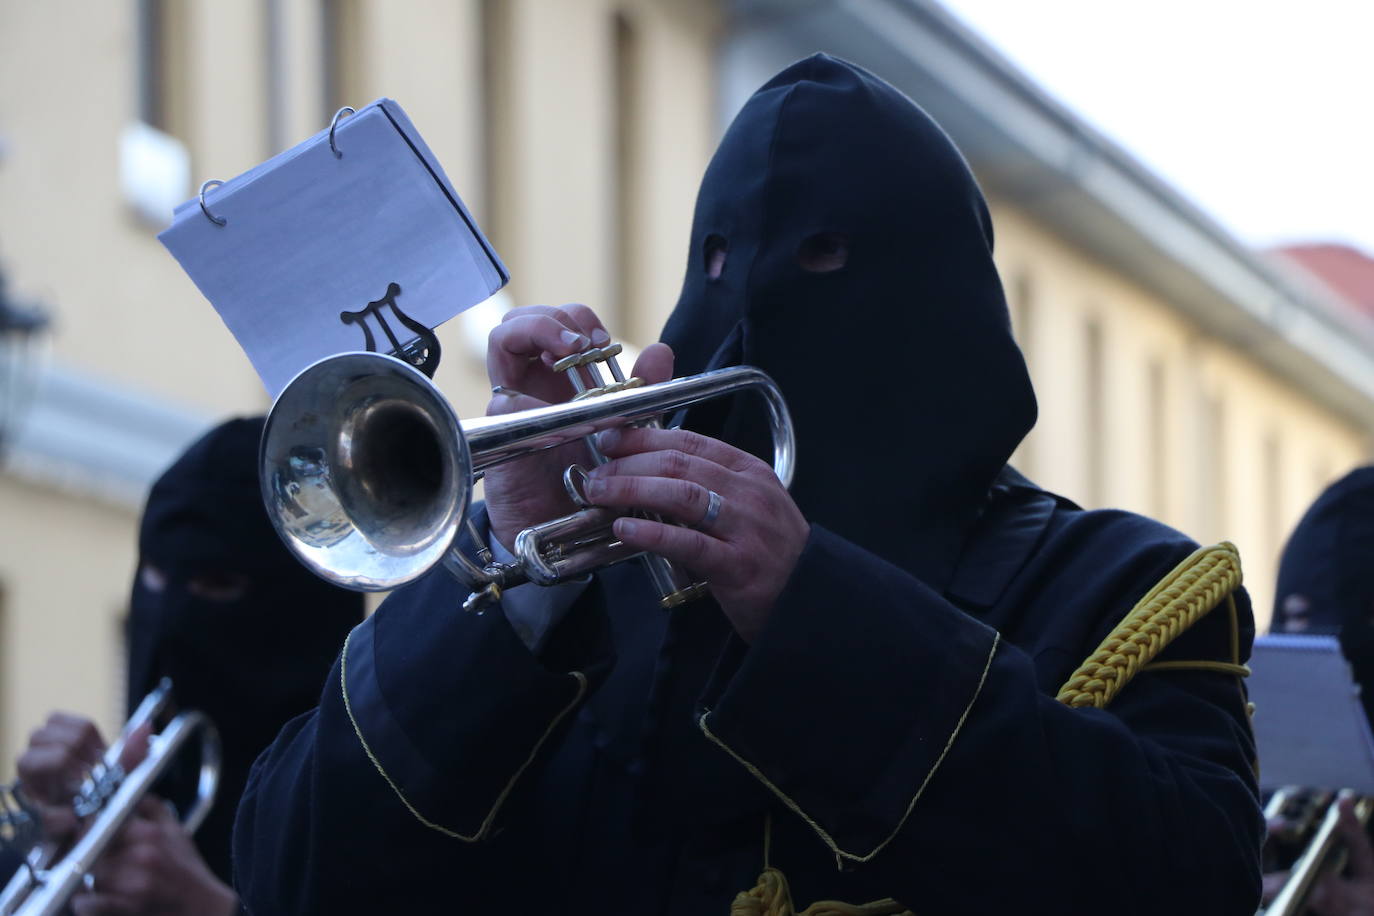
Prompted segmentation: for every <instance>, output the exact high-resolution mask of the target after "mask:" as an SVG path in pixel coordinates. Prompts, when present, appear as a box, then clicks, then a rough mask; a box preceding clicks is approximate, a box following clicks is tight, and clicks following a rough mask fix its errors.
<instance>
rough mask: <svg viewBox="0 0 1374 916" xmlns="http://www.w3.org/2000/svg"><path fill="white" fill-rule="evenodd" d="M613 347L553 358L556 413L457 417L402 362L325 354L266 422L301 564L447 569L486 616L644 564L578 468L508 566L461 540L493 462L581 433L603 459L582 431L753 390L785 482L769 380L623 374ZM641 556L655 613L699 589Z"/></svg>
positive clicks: (268, 473)
mask: <svg viewBox="0 0 1374 916" xmlns="http://www.w3.org/2000/svg"><path fill="white" fill-rule="evenodd" d="M619 352H620V347H619V346H618V345H611V346H607V347H603V348H596V349H592V350H588V351H585V352H584V353H579V354H575V355H574V356H571V357H567V358H565V359H564V360H560V361H559V363H557V364H555V369H557V370H559V371H563V372H566V373H567V375H568V378H569V380H570V382H571V384H572V386H573V389H574V392H575V394H574V399H573V400H572V401H570V402H568V403H566V404H553V405H550V406H547V407H539V408H535V409H532V410H524V411H520V412H518V413H511V414H506V415H503V416H496V417H481V418H478V419H473V420H464V421H461V422H460V421H459V420H458V417H457V415H456V414H455V413H454V411H453V408H452V406H451V405H450V404H449V403H448V401H447V400H446V399H445V398H444V397H443V395H441V394H440V393H439V391H438V389H437V388H435V387H434V385H433V383H432V382H430V380H429V379H428V378H427V377H426V376H425V375H424V374H423V373H421V372H419V371H417V370H416V369H414V368H413V367H411V366H409V365H407V364H406V363H404V362H402V361H401V360H398V359H395V358H394V357H391V356H388V355H383V354H378V353H345V354H341V355H338V356H331V357H328V358H326V359H323V360H321V361H319V362H317V363H315V364H314V365H312V366H310V367H308V368H306V369H305V370H303V371H302V372H301V373H300V374H299V375H297V376H296V378H295V379H293V380H292V381H291V383H290V384H289V385H287V386H286V388H285V389H283V391H282V392H281V394H280V395H279V396H278V398H277V400H276V403H274V404H273V406H272V410H271V411H270V412H269V413H268V416H267V424H266V426H265V428H264V430H263V440H262V449H261V460H260V465H259V470H260V472H261V479H262V489H263V499H264V501H265V502H266V504H267V510H268V515H269V516H270V517H271V519H272V523H273V525H274V526H275V527H276V529H277V532H278V533H279V534H280V535H281V537H282V539H283V541H285V542H286V544H287V546H288V547H289V548H290V549H291V550H292V552H293V553H295V554H296V556H297V557H298V558H299V559H300V560H301V562H302V563H304V564H305V565H306V566H307V567H308V568H310V569H311V570H313V571H314V572H315V573H316V574H318V575H320V576H321V577H323V578H325V579H327V580H329V581H331V582H334V583H336V584H338V585H341V586H344V587H346V588H352V589H355V590H359V591H384V590H387V589H391V588H395V587H396V586H398V585H402V584H404V583H406V582H409V581H412V580H413V579H416V578H418V577H419V576H421V575H423V574H424V573H425V572H427V571H428V570H430V569H431V568H433V567H434V566H436V565H440V564H442V565H443V567H444V568H445V569H446V570H448V571H449V572H450V573H451V574H452V575H454V576H455V577H456V578H458V579H459V580H460V581H462V582H463V583H464V584H466V585H467V586H468V588H469V589H470V590H471V592H472V594H471V595H470V597H469V599H468V601H467V602H465V604H464V607H465V608H467V609H469V610H480V609H482V608H485V607H487V606H489V605H490V604H492V603H493V602H495V601H497V600H499V598H500V595H501V592H502V590H503V589H506V588H510V587H511V586H514V585H518V584H521V583H524V582H534V583H536V584H539V585H552V584H555V583H558V582H563V581H567V580H568V579H572V578H576V577H578V576H582V575H584V574H586V573H588V572H590V571H592V570H595V569H598V568H601V567H603V566H608V565H610V564H612V563H617V562H620V561H622V560H625V559H628V558H630V557H634V556H640V555H641V554H639V553H638V552H636V551H634V550H633V549H631V548H629V547H627V546H626V545H625V544H623V543H622V542H621V541H619V540H617V539H616V538H615V536H614V534H613V533H612V531H611V524H612V523H613V522H614V520H615V519H616V518H617V517H618V516H619V514H620V513H617V512H613V511H611V510H608V509H605V508H600V507H596V506H593V505H590V504H588V503H587V502H586V500H585V498H583V496H582V493H581V488H580V486H579V483H578V482H579V480H580V476H579V471H580V469H576V468H570V469H569V470H568V471H567V472H566V473H565V474H564V483H565V486H567V487H568V490H569V495H570V496H571V497H572V498H573V501H574V502H575V503H576V504H578V505H579V506H581V507H582V508H580V509H578V510H577V511H576V512H573V513H571V514H569V515H566V516H564V517H562V518H557V519H550V520H549V521H547V522H544V523H541V524H538V525H535V526H532V527H530V528H527V529H525V530H524V531H522V532H521V533H520V534H519V536H518V537H517V538H516V543H515V551H514V552H515V556H516V562H515V563H511V564H503V563H498V562H496V561H495V559H494V557H493V556H492V554H491V552H490V550H488V549H486V548H485V547H483V546H481V541H480V538H479V539H476V540H477V543H478V545H479V546H478V550H477V553H476V556H475V557H468V556H465V555H463V553H462V552H461V551H459V550H457V549H456V547H455V541H456V539H457V535H458V533H459V530H460V528H461V527H462V526H464V525H465V524H469V523H468V519H467V514H468V508H469V505H470V503H471V500H472V490H473V487H474V485H475V483H476V481H477V480H478V479H480V477H481V475H482V473H483V472H484V471H485V470H486V469H487V468H490V467H493V466H495V465H498V464H501V463H503V462H506V461H513V460H516V459H518V458H521V457H524V456H527V455H530V454H533V453H534V452H536V451H539V450H542V449H547V448H554V447H556V446H559V445H564V444H567V443H570V442H575V441H577V440H579V439H581V440H586V441H587V443H588V446H589V448H590V451H591V454H592V456H593V460H596V461H601V460H604V459H603V458H602V457H601V456H600V453H599V452H598V451H597V449H596V445H595V441H594V439H593V438H592V437H594V435H595V434H596V433H597V432H599V431H601V430H604V429H611V428H615V427H621V426H627V425H631V424H644V423H658V422H660V418H661V417H663V416H664V415H668V414H672V413H674V412H676V411H679V410H681V409H683V408H686V407H689V406H691V405H693V404H696V403H699V402H701V401H706V400H710V399H712V398H717V397H723V396H727V395H734V394H738V393H742V392H753V393H755V394H757V395H758V396H760V397H762V398H763V401H764V404H765V405H766V407H767V413H768V418H769V426H770V430H771V432H772V438H773V470H774V473H776V474H777V476H778V478H779V479H780V480H781V481H782V482H783V484H784V485H788V484H790V483H791V480H792V470H793V465H794V460H795V459H794V453H795V437H794V434H793V430H792V423H791V418H790V417H789V415H788V413H787V406H786V404H784V402H783V399H782V395H781V393H780V392H779V391H778V388H777V385H776V384H774V382H773V380H772V379H770V378H769V377H768V376H767V375H766V374H765V373H764V372H762V371H761V370H759V369H756V368H753V367H751V366H736V367H732V368H727V369H717V370H714V371H711V372H705V373H701V374H700V375H694V376H689V377H686V378H679V379H673V380H671V381H667V382H661V383H659V384H655V385H645V384H642V383H641V382H640V380H639V379H635V378H626V377H625V376H624V374H623V373H622V372H621V370H620V367H619V365H618V364H617V363H616V361H615V357H616V356H617V355H618V354H619ZM602 365H604V366H605V367H606V368H607V369H608V371H609V372H610V373H611V379H610V380H609V381H608V380H607V379H606V378H605V377H604V376H603V375H602V374H601V372H600V368H599V367H600V366H602ZM584 373H585V376H584ZM646 563H647V564H648V566H649V573H650V576H651V578H652V579H653V581H654V584H655V586H656V587H657V588H658V590H659V594H660V596H661V598H662V602H663V604H664V605H665V606H669V607H671V606H673V605H676V604H680V603H682V602H684V601H687V600H691V599H692V598H693V597H696V596H697V595H699V594H701V593H702V591H703V590H704V587H705V584H704V583H696V582H692V581H691V580H690V578H689V577H687V576H686V575H685V574H684V573H683V572H682V571H681V570H679V569H677V568H676V567H674V566H673V565H671V564H669V563H668V562H667V561H666V560H664V559H663V558H661V557H654V558H650V559H646Z"/></svg>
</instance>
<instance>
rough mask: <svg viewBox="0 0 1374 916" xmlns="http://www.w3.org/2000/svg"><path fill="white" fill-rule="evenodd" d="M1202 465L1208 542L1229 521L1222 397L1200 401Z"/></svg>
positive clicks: (1205, 524) (1204, 528) (1205, 525)
mask: <svg viewBox="0 0 1374 916" xmlns="http://www.w3.org/2000/svg"><path fill="white" fill-rule="evenodd" d="M1202 412H1203V424H1204V429H1203V435H1202V437H1201V441H1202V449H1203V451H1202V462H1203V480H1205V481H1206V482H1207V492H1206V493H1205V494H1204V498H1203V519H1202V522H1203V523H1202V530H1203V536H1204V538H1205V539H1207V540H1216V539H1219V538H1222V537H1225V532H1226V527H1227V525H1228V523H1229V520H1230V515H1229V513H1230V508H1231V507H1230V505H1229V501H1228V495H1227V488H1226V482H1227V475H1226V470H1227V467H1228V462H1227V454H1226V453H1227V449H1226V402H1225V401H1224V400H1223V399H1222V397H1221V395H1220V394H1219V393H1218V394H1214V395H1208V396H1207V397H1205V398H1204V399H1203V408H1202Z"/></svg>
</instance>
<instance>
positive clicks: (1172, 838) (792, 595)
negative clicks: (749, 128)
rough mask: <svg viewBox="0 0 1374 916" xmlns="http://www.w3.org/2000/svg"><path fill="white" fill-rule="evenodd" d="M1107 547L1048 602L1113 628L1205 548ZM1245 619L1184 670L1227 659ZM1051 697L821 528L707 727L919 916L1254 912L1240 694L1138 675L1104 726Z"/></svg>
mask: <svg viewBox="0 0 1374 916" xmlns="http://www.w3.org/2000/svg"><path fill="white" fill-rule="evenodd" d="M1104 540H1110V538H1105V539H1104ZM1101 546H1103V547H1106V548H1107V550H1106V551H1105V552H1104V550H1101V549H1098V550H1092V549H1085V550H1084V551H1083V553H1082V556H1081V558H1080V559H1079V560H1077V561H1075V562H1073V563H1070V564H1067V565H1066V567H1065V568H1061V569H1058V570H1056V571H1055V573H1054V575H1052V576H1048V575H1047V576H1046V579H1047V580H1050V581H1051V584H1049V585H1047V586H1046V587H1045V588H1043V589H1041V590H1040V592H1039V594H1038V596H1037V597H1036V599H1035V600H1036V602H1037V603H1038V604H1039V605H1040V606H1041V607H1042V608H1043V607H1044V606H1046V603H1049V604H1051V605H1052V604H1056V603H1057V604H1059V605H1060V606H1062V608H1063V611H1064V614H1065V615H1070V616H1072V615H1074V614H1081V613H1082V609H1083V608H1084V606H1085V605H1086V606H1087V607H1089V608H1091V609H1092V613H1093V614H1094V616H1095V617H1096V618H1097V619H1099V620H1101V621H1105V623H1106V628H1107V629H1110V626H1111V625H1112V624H1114V623H1115V622H1116V621H1118V620H1120V619H1121V617H1123V616H1124V615H1125V614H1126V612H1127V611H1128V610H1129V609H1130V608H1131V607H1132V605H1133V604H1134V603H1135V602H1136V601H1137V600H1138V599H1139V598H1140V597H1141V596H1143V595H1144V594H1145V593H1146V592H1147V591H1148V590H1149V588H1150V587H1151V586H1152V585H1153V584H1154V583H1155V582H1156V581H1157V580H1158V579H1159V578H1160V577H1161V576H1163V575H1164V574H1165V573H1166V572H1168V571H1169V569H1171V568H1172V567H1173V566H1174V565H1175V564H1177V563H1178V562H1179V561H1181V560H1182V559H1183V558H1184V557H1186V556H1187V554H1188V553H1189V552H1190V545H1188V544H1186V543H1183V544H1180V543H1178V541H1175V542H1174V543H1172V544H1162V545H1155V546H1153V547H1151V548H1150V549H1148V550H1144V551H1141V550H1137V551H1136V552H1135V556H1134V557H1132V558H1131V559H1129V560H1127V561H1125V562H1122V561H1119V560H1118V561H1113V562H1104V561H1103V559H1102V558H1103V556H1111V555H1112V553H1111V551H1110V545H1107V544H1103V545H1101ZM1238 604H1239V613H1240V616H1241V617H1242V618H1243V620H1242V627H1244V626H1246V625H1247V624H1248V619H1249V606H1248V602H1246V601H1245V600H1244V596H1243V593H1241V600H1240V601H1239V602H1238ZM1228 617H1229V609H1225V608H1224V609H1223V610H1222V611H1219V612H1217V613H1214V614H1212V615H1209V616H1208V618H1205V619H1204V621H1203V623H1202V624H1199V625H1198V626H1197V627H1195V628H1194V630H1193V631H1190V632H1189V633H1188V634H1186V636H1185V637H1184V638H1181V639H1180V640H1179V641H1178V642H1177V643H1176V644H1175V645H1176V647H1177V649H1178V651H1177V652H1176V653H1174V654H1175V655H1178V654H1180V653H1181V654H1183V655H1185V656H1186V657H1189V658H1195V659H1198V658H1206V659H1214V660H1220V661H1229V660H1230V659H1231V641H1230V633H1231V627H1230V625H1229V620H1228ZM1100 635H1101V631H1100V630H1099V636H1100ZM1096 645H1097V644H1096V642H1093V643H1092V644H1091V645H1084V646H1082V647H1081V655H1080V658H1082V657H1086V656H1087V655H1088V654H1089V653H1090V652H1091V651H1092V650H1093V649H1094V648H1096ZM1042 681H1043V678H1042V677H1040V676H1039V673H1038V672H1037V669H1036V663H1035V660H1034V659H1032V657H1031V656H1029V655H1028V654H1026V653H1025V652H1023V651H1022V650H1020V649H1018V648H1016V647H1015V646H1012V645H1010V644H1009V643H1008V642H1007V641H1005V640H1002V639H1001V638H1000V637H999V634H998V633H997V632H996V631H994V630H993V629H991V628H990V627H988V626H986V625H985V624H983V623H981V622H979V621H978V620H976V619H974V618H973V617H971V616H969V615H968V614H966V613H964V612H962V611H961V610H959V609H957V608H956V607H954V606H953V605H952V604H950V603H949V602H947V601H946V600H945V599H943V598H942V597H941V596H939V595H937V594H936V593H934V592H933V591H931V590H930V589H928V588H926V587H925V586H924V585H923V584H922V583H920V582H919V581H917V580H916V579H914V578H913V577H911V576H909V575H907V574H906V573H904V572H903V571H901V570H899V569H897V568H896V567H893V566H890V565H888V564H886V563H884V562H883V561H882V560H880V559H878V558H876V557H874V556H873V555H871V554H869V553H867V552H865V551H862V550H860V549H858V548H857V547H855V546H854V545H852V544H850V543H848V542H847V541H844V540H842V539H840V538H838V537H836V536H834V535H832V534H830V533H828V532H826V531H824V530H823V529H820V528H816V529H814V530H813V534H812V537H811V540H810V542H809V543H808V546H807V548H806V551H805V553H804V554H803V556H802V559H801V562H800V563H799V565H798V569H797V572H796V573H795V574H794V577H793V579H792V580H791V582H790V583H789V585H788V587H787V589H786V591H785V592H784V594H783V595H782V596H781V598H780V599H779V602H778V604H777V605H776V606H775V609H774V614H773V617H772V618H771V619H770V621H769V624H768V626H767V627H766V629H765V630H764V632H763V633H762V634H761V636H760V638H759V639H758V640H757V641H756V642H755V643H754V645H753V646H751V647H749V648H748V649H745V648H744V647H743V646H742V644H740V645H737V646H736V648H735V651H734V653H733V657H731V658H727V660H726V662H725V663H724V665H723V667H722V670H721V671H719V672H718V673H717V677H716V680H715V682H714V683H713V685H712V687H711V688H710V689H709V690H708V692H707V694H706V697H705V703H706V708H705V709H704V710H703V712H702V714H701V717H700V719H699V727H700V728H701V729H702V731H703V732H704V733H705V734H706V736H707V737H708V738H709V739H710V740H712V741H714V742H715V743H716V744H718V745H719V746H720V747H721V749H722V750H724V751H725V752H726V753H728V754H730V755H731V756H732V757H733V758H734V759H735V760H736V761H737V762H738V763H739V765H741V766H743V767H746V768H747V769H748V770H749V771H750V772H751V773H752V774H753V775H754V776H755V777H756V778H757V779H758V780H760V781H761V782H763V783H764V784H765V785H766V786H767V787H768V789H769V790H771V791H772V792H773V793H774V794H775V796H776V797H777V798H778V799H779V800H780V802H781V803H782V805H783V806H785V807H786V808H787V809H790V811H791V817H792V818H794V819H795V820H793V821H792V823H793V824H794V825H796V824H804V825H805V826H804V827H801V828H798V829H801V830H803V831H804V832H807V833H809V834H810V835H811V837H812V841H813V842H814V843H818V844H824V846H825V847H826V848H827V849H828V850H829V852H830V854H831V855H832V857H833V860H834V862H835V865H836V867H837V868H842V869H845V870H862V871H863V872H866V873H867V874H868V875H869V876H870V877H871V878H873V880H870V881H867V882H865V884H866V886H871V887H880V888H882V889H883V892H884V893H886V894H887V895H889V896H891V897H894V898H896V899H898V900H899V901H901V902H902V903H903V904H904V905H905V906H907V907H909V908H910V909H911V910H913V911H914V912H917V913H942V912H980V913H992V912H1012V911H1017V912H1088V911H1089V910H1088V909H1087V907H1089V906H1091V905H1093V904H1094V902H1095V903H1096V904H1097V905H1102V904H1103V903H1107V905H1109V906H1110V907H1111V909H1112V911H1113V912H1114V913H1141V914H1146V913H1150V914H1159V913H1194V912H1197V913H1211V914H1215V913H1246V914H1250V913H1253V912H1254V911H1255V908H1256V906H1257V904H1258V897H1259V882H1260V875H1259V861H1258V850H1259V844H1260V842H1261V837H1262V833H1263V824H1262V819H1261V817H1260V813H1259V807H1258V799H1257V791H1256V787H1255V780H1254V772H1253V769H1252V766H1253V763H1252V761H1253V741H1252V737H1251V734H1250V729H1249V721H1248V714H1247V712H1246V709H1245V698H1244V694H1243V690H1242V689H1241V687H1240V686H1239V684H1238V681H1237V678H1236V677H1235V676H1233V675H1228V674H1225V673H1213V672H1199V671H1168V672H1166V671H1159V672H1149V671H1147V672H1142V673H1140V674H1139V675H1138V676H1137V677H1136V678H1135V679H1134V681H1132V682H1131V683H1130V684H1129V685H1128V686H1127V687H1126V688H1125V689H1124V690H1123V691H1122V693H1121V694H1120V695H1119V696H1118V697H1117V698H1116V700H1115V701H1114V702H1113V703H1112V704H1111V706H1110V707H1109V708H1107V709H1094V708H1084V709H1071V708H1069V707H1067V706H1065V705H1063V704H1061V703H1060V702H1058V701H1057V700H1055V698H1054V697H1053V696H1052V695H1050V694H1049V693H1048V692H1046V691H1045V690H1044V685H1043V683H1041V682H1042ZM797 710H804V711H805V715H804V716H800V717H799V716H798V715H797V714H796V711H797ZM775 849H776V847H775ZM777 864H778V865H779V866H780V867H781V868H783V870H784V871H786V862H785V861H778V862H777ZM798 902H799V904H802V905H804V904H805V903H806V902H807V901H805V900H799V901H798ZM854 902H858V901H854Z"/></svg>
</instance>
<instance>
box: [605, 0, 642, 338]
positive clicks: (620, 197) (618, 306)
mask: <svg viewBox="0 0 1374 916" xmlns="http://www.w3.org/2000/svg"><path fill="white" fill-rule="evenodd" d="M611 18H612V24H611V27H612V29H613V35H612V36H611V37H612V48H613V49H614V72H613V73H612V79H613V80H614V86H613V89H612V92H613V101H614V109H613V110H614V112H615V128H614V129H615V145H614V147H613V149H612V155H613V156H614V157H615V158H614V161H613V162H612V164H611V187H612V193H613V194H614V196H615V201H614V204H615V209H614V213H613V218H614V220H615V229H614V231H615V245H614V246H612V249H611V252H610V254H611V257H612V258H613V259H614V261H613V263H612V264H611V265H610V275H611V278H612V282H613V283H614V284H615V285H614V288H613V289H612V301H613V303H614V306H613V310H614V318H613V321H614V323H615V326H617V327H622V328H623V327H625V325H626V323H627V321H628V318H629V313H630V309H631V308H632V303H631V301H630V300H631V299H632V298H633V297H634V295H635V294H636V292H637V291H638V290H639V289H640V288H641V284H640V282H639V280H640V277H639V275H638V271H640V270H642V269H643V265H644V260H645V256H644V251H643V248H642V246H641V244H640V241H641V240H640V236H639V234H638V233H636V232H635V205H636V202H637V201H638V199H639V197H640V195H641V194H642V193H643V189H642V187H641V184H642V172H643V163H642V161H641V158H642V157H641V155H640V146H639V112H640V104H641V100H640V96H641V90H642V85H643V82H644V81H643V79H642V77H643V74H642V73H641V65H640V60H639V54H640V47H639V46H640V42H639V35H638V32H637V31H636V28H635V23H634V21H633V19H632V18H631V17H630V15H629V14H627V13H626V12H625V11H624V10H620V11H617V12H616V13H615V15H614V16H612V17H611Z"/></svg>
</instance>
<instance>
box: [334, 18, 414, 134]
mask: <svg viewBox="0 0 1374 916" xmlns="http://www.w3.org/2000/svg"><path fill="white" fill-rule="evenodd" d="M320 22H321V25H322V35H321V41H322V43H323V47H322V48H321V54H320V59H321V60H322V61H323V64H324V73H323V75H322V76H323V78H322V79H321V80H320V84H321V87H322V89H323V93H324V111H323V112H322V115H323V121H324V123H328V122H329V119H330V118H332V117H333V116H334V112H336V111H338V110H339V109H340V108H342V107H344V106H345V105H353V106H355V107H356V106H358V105H361V104H362V103H364V102H366V101H367V100H366V99H363V98H361V97H360V93H361V88H362V36H363V28H362V11H361V9H360V8H359V2H358V0H322V5H321V8H320ZM401 53H404V52H401Z"/></svg>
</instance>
